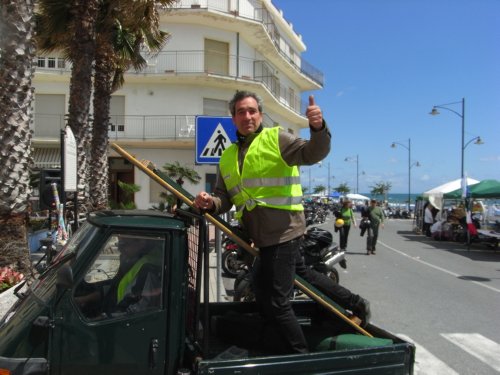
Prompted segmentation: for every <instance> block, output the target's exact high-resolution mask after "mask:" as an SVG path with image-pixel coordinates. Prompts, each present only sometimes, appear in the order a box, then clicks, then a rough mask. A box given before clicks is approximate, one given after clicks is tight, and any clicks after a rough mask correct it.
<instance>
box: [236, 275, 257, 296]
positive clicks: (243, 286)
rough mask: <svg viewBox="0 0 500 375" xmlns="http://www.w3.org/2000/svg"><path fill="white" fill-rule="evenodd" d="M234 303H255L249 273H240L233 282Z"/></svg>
mask: <svg viewBox="0 0 500 375" xmlns="http://www.w3.org/2000/svg"><path fill="white" fill-rule="evenodd" d="M233 301H235V302H253V301H255V293H254V291H253V288H252V275H251V274H250V273H249V272H240V273H239V274H238V276H237V277H236V279H235V280H234V295H233Z"/></svg>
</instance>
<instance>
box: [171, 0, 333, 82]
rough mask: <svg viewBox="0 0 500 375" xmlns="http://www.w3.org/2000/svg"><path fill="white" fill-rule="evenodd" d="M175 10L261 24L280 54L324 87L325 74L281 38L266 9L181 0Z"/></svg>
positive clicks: (228, 0) (227, 1)
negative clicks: (215, 13) (211, 13)
mask: <svg viewBox="0 0 500 375" xmlns="http://www.w3.org/2000/svg"><path fill="white" fill-rule="evenodd" d="M173 8H175V9H207V10H214V11H218V12H222V13H227V14H230V15H231V16H237V17H241V18H247V19H251V20H253V21H258V22H261V23H262V25H263V26H264V28H265V29H266V31H267V33H268V35H269V38H270V39H271V41H272V42H273V44H274V45H275V47H276V49H277V50H278V52H279V53H280V54H281V55H282V57H283V58H285V59H286V60H287V61H288V62H289V63H290V64H291V65H292V66H293V67H294V68H295V69H297V71H299V72H300V73H302V74H304V75H305V76H307V77H309V78H310V79H312V80H313V81H314V82H316V83H318V84H319V85H321V86H323V84H324V75H323V73H322V72H321V71H320V70H318V69H316V68H314V67H313V66H312V65H311V64H309V63H308V62H307V61H305V60H304V59H302V58H301V57H300V55H299V54H298V53H296V52H295V50H294V49H293V48H292V47H291V46H290V45H289V44H288V43H287V42H286V41H285V40H284V39H282V38H281V37H280V34H279V31H278V28H277V27H276V24H275V22H274V20H273V18H272V16H271V14H270V13H269V11H268V10H267V9H266V8H254V7H253V6H252V5H251V3H250V2H241V1H240V0H180V1H178V2H177V3H175V5H174V6H173Z"/></svg>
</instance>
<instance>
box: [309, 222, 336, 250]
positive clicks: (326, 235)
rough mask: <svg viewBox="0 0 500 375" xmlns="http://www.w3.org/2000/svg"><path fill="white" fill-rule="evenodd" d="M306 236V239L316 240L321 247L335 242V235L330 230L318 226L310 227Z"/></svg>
mask: <svg viewBox="0 0 500 375" xmlns="http://www.w3.org/2000/svg"><path fill="white" fill-rule="evenodd" d="M305 237H306V239H310V240H313V241H316V243H317V244H318V245H320V246H321V247H324V246H330V245H331V244H332V242H333V235H332V233H331V232H330V231H327V230H325V229H321V228H317V227H312V228H309V229H308V230H307V232H306V234H305Z"/></svg>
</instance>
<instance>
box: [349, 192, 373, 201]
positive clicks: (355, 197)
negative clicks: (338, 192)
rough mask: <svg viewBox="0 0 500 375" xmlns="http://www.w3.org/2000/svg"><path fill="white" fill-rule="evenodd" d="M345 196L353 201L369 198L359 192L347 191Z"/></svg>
mask: <svg viewBox="0 0 500 375" xmlns="http://www.w3.org/2000/svg"><path fill="white" fill-rule="evenodd" d="M345 197H346V198H348V199H350V200H353V201H366V200H370V198H369V197H365V196H364V195H361V194H355V193H349V194H346V195H345Z"/></svg>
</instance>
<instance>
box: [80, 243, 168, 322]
mask: <svg viewBox="0 0 500 375" xmlns="http://www.w3.org/2000/svg"><path fill="white" fill-rule="evenodd" d="M117 245H118V251H119V252H120V263H119V266H118V267H117V269H116V270H115V271H116V274H115V275H114V276H113V278H112V279H109V280H108V281H109V283H108V284H106V285H104V284H103V285H102V286H101V287H98V283H95V282H93V283H90V284H88V283H86V282H85V279H86V278H84V280H82V282H81V283H80V284H79V286H78V287H77V288H76V293H75V301H76V303H77V304H78V306H80V308H81V309H82V312H83V313H84V314H85V315H86V316H88V317H91V318H94V317H96V316H100V317H101V318H103V317H108V318H109V317H112V316H113V315H114V314H117V313H118V314H120V313H125V312H126V313H136V312H139V311H143V310H148V309H153V308H158V307H159V306H160V302H161V264H162V248H161V247H160V243H159V241H158V240H156V239H148V238H142V237H137V236H119V238H118V243H117ZM105 249H106V248H105ZM102 255H103V256H104V255H105V252H104V250H103V252H102ZM96 262H102V258H101V257H99V258H98V259H97V260H96ZM95 269H98V268H97V267H94V266H92V267H91V268H90V270H89V272H94V270H95ZM111 272H112V270H111ZM102 313H103V315H101V314H102Z"/></svg>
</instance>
